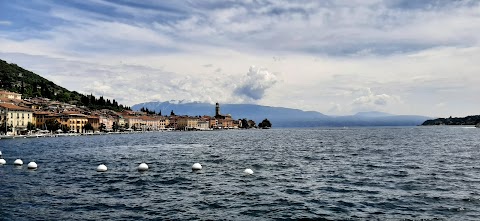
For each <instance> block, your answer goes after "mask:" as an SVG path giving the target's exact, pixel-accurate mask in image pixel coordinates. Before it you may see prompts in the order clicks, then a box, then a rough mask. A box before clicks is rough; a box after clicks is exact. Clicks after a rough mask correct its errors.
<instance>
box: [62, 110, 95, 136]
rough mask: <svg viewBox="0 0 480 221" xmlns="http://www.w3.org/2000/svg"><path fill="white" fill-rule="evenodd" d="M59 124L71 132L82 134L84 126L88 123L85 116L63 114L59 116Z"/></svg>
mask: <svg viewBox="0 0 480 221" xmlns="http://www.w3.org/2000/svg"><path fill="white" fill-rule="evenodd" d="M58 122H59V123H60V124H62V125H64V126H63V127H66V128H67V129H69V130H70V131H71V132H76V133H83V132H85V131H84V128H85V124H87V123H88V118H87V115H85V114H80V113H64V114H61V115H60V119H59V121H58Z"/></svg>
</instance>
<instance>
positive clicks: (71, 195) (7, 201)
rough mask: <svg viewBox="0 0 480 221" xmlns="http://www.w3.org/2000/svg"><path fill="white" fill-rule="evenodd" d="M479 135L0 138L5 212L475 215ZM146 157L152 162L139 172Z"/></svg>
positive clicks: (447, 131) (419, 130) (405, 131)
mask: <svg viewBox="0 0 480 221" xmlns="http://www.w3.org/2000/svg"><path fill="white" fill-rule="evenodd" d="M479 135H480V129H476V128H461V127H412V128H348V129H343V128H319V129H271V130H231V131H212V132H164V133H144V134H129V135H105V136H81V137H59V138H32V139H13V140H0V151H2V152H3V156H4V158H5V159H6V160H7V165H3V166H0V220H100V219H104V220H149V219H151V220H185V219H188V220H191V219H201V220H218V219H224V220H269V219H285V220H290V219H302V218H303V219H325V220H345V219H351V220H404V219H407V220H410V219H412V220H421V219H427V220H438V219H440V220H478V219H480V151H479V150H480V136H479ZM16 158H22V159H23V161H24V163H25V165H24V166H23V167H20V168H19V167H15V166H13V165H12V164H13V161H14V160H15V159H16ZM31 160H34V161H35V162H37V164H38V169H37V170H35V171H30V170H28V169H27V166H26V164H27V163H28V162H29V161H31ZM141 162H146V163H148V165H149V166H150V170H149V171H147V172H144V173H140V172H138V171H137V169H136V168H137V166H138V164H140V163H141ZM195 162H199V163H201V164H202V165H203V170H202V171H201V172H198V173H196V172H192V170H191V166H192V164H193V163H195ZM101 163H104V164H106V165H107V167H108V169H109V170H108V171H107V172H106V173H97V172H96V167H97V166H98V165H99V164H101ZM245 168H252V169H253V171H254V172H255V173H254V175H252V176H246V175H243V170H244V169H245Z"/></svg>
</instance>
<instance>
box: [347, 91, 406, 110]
mask: <svg viewBox="0 0 480 221" xmlns="http://www.w3.org/2000/svg"><path fill="white" fill-rule="evenodd" d="M364 93H365V95H363V96H361V97H358V98H356V99H355V100H353V103H352V106H353V107H354V109H363V110H375V109H378V108H384V107H386V106H387V105H390V104H391V103H397V102H399V100H400V99H399V98H398V97H396V96H391V95H387V94H374V93H373V92H372V91H371V89H370V88H365V89H364Z"/></svg>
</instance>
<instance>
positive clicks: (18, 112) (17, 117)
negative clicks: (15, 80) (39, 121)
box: [0, 103, 33, 135]
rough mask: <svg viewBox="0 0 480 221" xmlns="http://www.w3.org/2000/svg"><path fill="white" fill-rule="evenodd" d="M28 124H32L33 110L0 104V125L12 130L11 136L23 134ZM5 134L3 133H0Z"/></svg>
mask: <svg viewBox="0 0 480 221" xmlns="http://www.w3.org/2000/svg"><path fill="white" fill-rule="evenodd" d="M28 123H33V110H32V109H28V108H24V107H19V106H17V105H14V104H8V103H0V124H1V125H2V126H4V125H6V126H8V127H10V128H11V129H12V132H11V133H12V135H19V134H25V133H26V132H27V125H28ZM0 133H5V131H0Z"/></svg>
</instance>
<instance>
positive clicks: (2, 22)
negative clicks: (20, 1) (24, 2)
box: [0, 20, 12, 26]
mask: <svg viewBox="0 0 480 221" xmlns="http://www.w3.org/2000/svg"><path fill="white" fill-rule="evenodd" d="M0 25H4V26H9V25H12V22H11V21H2V20H0Z"/></svg>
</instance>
